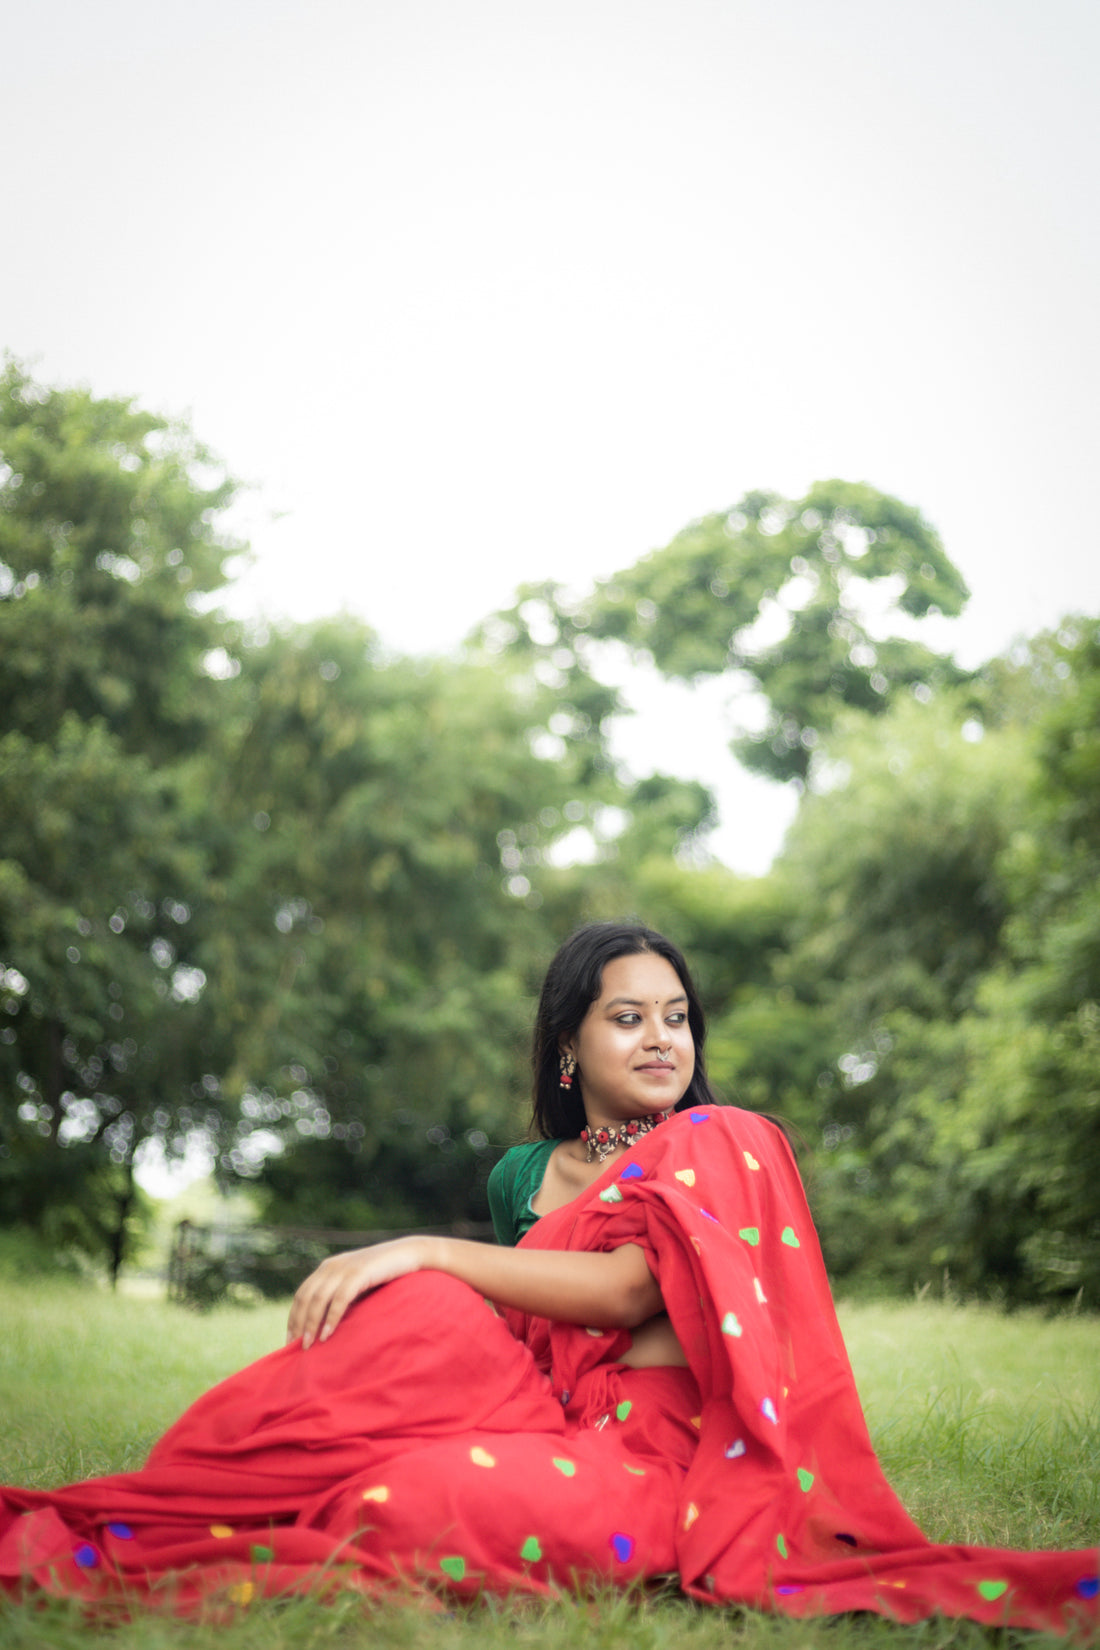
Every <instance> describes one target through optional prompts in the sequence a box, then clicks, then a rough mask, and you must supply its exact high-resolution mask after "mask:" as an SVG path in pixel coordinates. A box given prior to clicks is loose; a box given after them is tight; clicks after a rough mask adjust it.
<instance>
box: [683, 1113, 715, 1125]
mask: <svg viewBox="0 0 1100 1650" xmlns="http://www.w3.org/2000/svg"><path fill="white" fill-rule="evenodd" d="M688 1116H689V1117H690V1118H691V1121H692V1122H693V1123H707V1122H709V1121H710V1113H709V1112H706V1111H689V1112H688Z"/></svg>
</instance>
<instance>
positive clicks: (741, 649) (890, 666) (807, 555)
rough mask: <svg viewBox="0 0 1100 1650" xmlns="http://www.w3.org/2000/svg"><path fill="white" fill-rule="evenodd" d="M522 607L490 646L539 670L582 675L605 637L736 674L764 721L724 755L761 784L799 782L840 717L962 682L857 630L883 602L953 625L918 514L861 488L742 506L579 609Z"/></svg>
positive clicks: (908, 614) (667, 665)
mask: <svg viewBox="0 0 1100 1650" xmlns="http://www.w3.org/2000/svg"><path fill="white" fill-rule="evenodd" d="M522 595H523V597H524V599H523V600H521V601H520V603H519V604H518V605H517V607H516V608H515V609H513V610H512V611H511V612H509V613H508V614H505V615H502V616H501V618H500V619H499V620H497V621H496V624H497V626H498V632H497V634H498V635H499V637H500V638H501V642H502V645H505V644H506V645H508V646H510V647H512V648H518V649H519V650H520V652H521V653H522V654H523V655H524V656H536V657H537V658H538V659H539V660H540V661H541V662H542V663H545V662H546V661H548V660H557V659H559V658H562V659H573V660H578V661H580V662H582V663H583V664H584V665H585V668H586V669H588V670H590V671H591V670H592V669H593V667H594V664H595V659H596V655H595V653H594V651H593V642H594V641H598V640H600V639H608V638H613V639H615V640H617V641H621V642H625V643H627V644H628V645H629V646H630V647H631V648H634V649H641V650H644V651H645V653H646V654H648V655H649V656H650V657H651V658H652V659H653V661H654V662H655V663H656V665H657V668H658V669H659V670H660V671H662V672H663V673H664V674H665V675H667V676H672V677H679V678H682V679H683V680H685V681H690V680H692V679H693V678H695V677H697V676H700V675H720V674H723V673H725V672H736V673H738V674H739V676H740V679H741V681H742V683H743V684H745V685H746V686H751V687H753V688H755V689H756V690H757V691H758V692H759V693H760V694H761V695H763V697H764V699H765V700H766V712H765V715H764V719H763V720H764V725H763V727H762V728H761V729H759V730H756V731H752V732H746V733H745V734H744V735H743V736H742V737H740V738H739V739H738V740H736V741H735V745H734V749H735V751H736V754H737V755H738V757H739V758H740V760H741V761H742V762H743V763H744V764H745V766H746V767H749V768H752V769H755V770H756V771H758V772H761V773H764V774H767V775H769V776H770V777H772V778H775V779H800V780H804V779H805V778H806V775H807V774H808V772H809V768H810V763H811V760H812V757H813V753H814V751H815V750H816V749H818V747H819V746H820V745H821V742H822V740H823V739H824V738H825V737H826V735H827V734H828V732H829V730H830V729H831V728H832V726H833V724H834V722H835V721H836V718H837V714H838V712H839V711H840V710H841V709H842V708H844V707H848V708H853V709H857V710H861V711H864V712H867V713H870V714H879V713H881V712H882V711H883V710H884V709H886V708H887V706H888V705H889V704H891V703H892V702H893V700H894V698H895V697H896V696H897V694H898V693H899V692H900V691H901V690H903V689H905V688H911V687H914V686H919V687H920V688H922V689H929V688H933V687H936V686H939V685H946V684H949V683H953V682H959V681H962V680H963V679H964V673H963V672H961V671H960V670H958V668H957V667H956V666H955V665H954V664H953V663H952V662H951V661H950V660H949V659H946V658H944V657H942V656H941V655H939V654H936V653H933V652H931V651H930V650H929V649H928V648H926V647H924V646H923V645H922V644H921V643H919V642H915V641H911V640H908V639H906V638H904V637H902V636H888V637H886V638H885V639H882V638H881V637H876V635H875V634H873V633H872V627H871V625H870V624H869V622H868V614H867V611H866V609H867V608H868V606H869V604H870V605H873V604H874V602H875V601H876V600H878V601H879V602H880V603H881V601H882V598H883V596H885V598H886V604H887V611H888V616H889V618H890V619H892V620H893V621H894V622H897V621H898V620H899V619H903V620H911V619H919V618H923V617H924V616H926V615H927V614H930V613H946V614H956V613H958V612H960V611H961V609H962V606H963V604H964V602H965V601H966V599H967V595H968V592H967V589H966V586H965V584H964V583H963V580H962V578H961V576H960V575H959V572H958V569H957V568H956V567H955V566H954V564H953V563H952V562H951V561H950V560H949V558H948V557H947V556H946V554H945V553H944V550H943V546H942V545H941V543H940V541H939V538H938V537H937V535H936V533H935V531H934V530H933V529H932V528H931V527H930V526H929V525H928V523H927V522H926V521H924V519H923V518H922V517H921V515H920V513H919V511H917V510H915V509H913V508H912V507H911V506H909V505H906V504H902V503H901V502H900V501H899V500H898V499H895V498H891V497H890V496H889V495H888V494H885V493H879V492H877V491H876V490H875V489H874V488H873V487H868V486H866V485H863V484H855V483H851V482H842V481H822V482H818V483H817V484H816V485H815V486H813V487H812V488H811V489H810V491H809V492H808V493H807V494H806V495H805V497H804V498H801V499H797V500H790V499H785V498H781V497H780V496H779V495H778V494H777V493H762V492H756V493H749V494H747V495H746V496H745V497H744V498H743V499H742V500H741V502H740V504H738V505H736V506H734V508H733V509H732V510H729V511H722V512H719V513H717V514H714V515H709V516H703V517H702V518H700V520H698V521H695V522H692V524H691V525H690V526H689V527H686V528H685V529H684V530H683V532H681V533H679V534H677V536H676V538H674V539H673V540H672V542H671V544H668V545H666V546H665V547H664V549H661V550H656V551H654V552H653V553H652V554H651V555H648V556H645V557H643V558H642V560H641V561H639V562H636V563H635V565H634V566H633V567H631V568H628V569H626V570H624V571H623V572H620V573H616V574H615V575H614V576H613V577H612V578H611V579H609V580H606V581H603V582H601V583H599V584H598V585H597V586H596V589H595V591H594V592H593V594H592V596H591V597H590V598H589V599H588V600H587V601H584V602H581V603H577V602H575V601H567V600H566V599H565V598H564V596H563V593H562V592H561V591H560V589H558V588H557V587H555V586H552V585H546V586H542V587H538V588H535V587H530V588H529V589H528V590H526V591H525V592H523V593H522ZM876 628H877V627H876ZM597 674H598V672H597ZM609 708H613V707H609Z"/></svg>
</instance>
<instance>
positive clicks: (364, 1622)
mask: <svg viewBox="0 0 1100 1650" xmlns="http://www.w3.org/2000/svg"><path fill="white" fill-rule="evenodd" d="M0 1311H2V1313H3V1333H2V1334H0V1415H2V1416H3V1418H4V1425H3V1428H2V1429H0V1482H6V1483H24V1484H39V1485H44V1486H45V1485H50V1484H56V1483H61V1482H65V1481H67V1480H70V1479H73V1478H79V1477H85V1476H90V1475H92V1474H96V1473H104V1472H115V1471H120V1470H125V1469H127V1468H132V1467H135V1466H138V1465H140V1463H141V1461H142V1460H143V1458H144V1456H145V1453H146V1451H147V1450H148V1448H149V1446H150V1444H151V1443H152V1441H153V1440H154V1438H155V1437H156V1436H157V1435H158V1434H159V1433H160V1432H161V1431H162V1430H163V1429H164V1427H165V1426H166V1425H167V1424H168V1422H170V1421H171V1420H173V1419H174V1417H175V1416H176V1415H177V1414H178V1413H179V1411H180V1410H181V1409H182V1408H183V1407H184V1406H185V1405H186V1404H187V1403H188V1402H190V1400H191V1399H192V1398H194V1397H195V1396H196V1395H197V1394H198V1393H199V1392H200V1391H202V1390H203V1389H204V1388H205V1387H207V1386H209V1385H210V1384H211V1383H212V1382H214V1381H216V1380H218V1379H220V1378H221V1377H222V1376H223V1375H226V1374H228V1373H230V1372H231V1371H232V1370H234V1369H236V1368H239V1367H240V1365H241V1364H243V1363H246V1362H248V1361H249V1360H250V1359H252V1358H254V1357H258V1356H259V1355H260V1354H262V1353H264V1352H267V1351H269V1350H270V1349H271V1348H272V1347H273V1346H277V1345H278V1344H279V1343H280V1341H281V1339H282V1332H283V1325H284V1323H285V1309H283V1308H275V1307H260V1308H256V1309H255V1310H241V1309H225V1310H220V1311H217V1312H214V1313H212V1314H211V1315H209V1316H207V1317H197V1316H193V1315H191V1314H189V1313H185V1312H183V1311H181V1310H179V1309H178V1308H174V1307H168V1306H166V1305H164V1304H162V1303H160V1302H159V1301H154V1300H145V1299H137V1298H132V1297H128V1296H126V1295H120V1296H118V1297H112V1296H109V1295H107V1294H104V1293H101V1292H99V1291H97V1290H95V1289H93V1288H91V1287H89V1286H77V1285H74V1284H68V1283H49V1284H43V1283H42V1282H40V1281H37V1280H36V1281H35V1282H34V1283H33V1284H30V1283H28V1284H27V1285H25V1286H19V1285H7V1284H5V1285H2V1286H0ZM841 1318H842V1322H843V1326H844V1331H845V1334H846V1336H847V1338H848V1345H849V1348H850V1351H851V1355H852V1362H853V1364H854V1366H855V1370H856V1376H857V1379H858V1382H859V1387H860V1391H861V1393H862V1395H863V1399H864V1403H865V1405H866V1408H867V1412H868V1417H869V1420H870V1425H871V1431H872V1435H873V1436H874V1439H875V1442H876V1445H877V1447H878V1449H879V1451H880V1454H881V1457H882V1461H883V1464H884V1466H885V1468H886V1471H887V1473H888V1475H889V1476H890V1478H891V1480H892V1481H893V1483H894V1485H895V1486H896V1488H897V1489H898V1490H899V1492H900V1494H901V1496H902V1498H903V1500H904V1501H905V1502H906V1504H907V1505H908V1507H909V1508H910V1510H911V1511H912V1512H913V1514H914V1516H915V1517H916V1518H917V1520H918V1522H919V1523H921V1524H922V1526H923V1527H924V1528H925V1529H926V1530H927V1532H928V1533H929V1535H931V1536H933V1537H934V1538H936V1539H940V1540H947V1539H952V1540H964V1541H977V1542H983V1543H989V1544H992V1545H996V1546H1048V1547H1061V1546H1067V1547H1078V1546H1088V1545H1092V1544H1095V1543H1096V1541H1097V1539H1098V1537H1100V1320H1097V1319H1096V1318H1090V1317H1062V1318H1056V1319H1046V1318H1043V1317H1041V1316H1039V1315H1037V1314H1035V1315H1033V1314H1019V1315H1016V1316H1013V1317H1004V1316H1001V1315H999V1314H997V1313H996V1312H994V1311H992V1310H987V1309H982V1308H977V1307H960V1306H955V1305H952V1304H950V1303H946V1302H932V1301H921V1302H907V1303H906V1302H889V1303H878V1304H866V1303H861V1304H859V1305H851V1306H847V1307H845V1308H843V1310H842V1312H841ZM995 1637H997V1635H992V1634H987V1633H985V1632H984V1631H983V1630H981V1629H979V1628H977V1627H973V1626H971V1625H969V1624H965V1623H963V1624H959V1623H952V1622H931V1623H925V1624H922V1625H921V1626H917V1627H908V1628H906V1627H897V1626H893V1625H891V1624H888V1623H885V1622H881V1621H878V1620H875V1619H870V1618H867V1619H864V1618H853V1619H846V1620H843V1621H839V1622H837V1621H833V1622H829V1621H822V1622H801V1623H800V1622H791V1621H785V1620H775V1619H772V1618H765V1617H759V1616H754V1615H751V1614H747V1613H745V1612H743V1611H737V1610H725V1611H714V1610H708V1609H706V1608H697V1607H694V1606H691V1605H688V1604H685V1603H684V1602H683V1601H681V1600H679V1599H676V1598H668V1597H665V1598H649V1599H630V1598H622V1597H620V1596H618V1595H612V1596H607V1597H602V1598H599V1599H597V1600H595V1601H594V1602H593V1601H586V1602H576V1603H574V1602H570V1601H564V1602H561V1603H555V1604H552V1605H545V1604H542V1603H533V1602H530V1601H525V1602H520V1603H517V1604H514V1605H510V1604H499V1603H495V1604H486V1605H483V1606H479V1607H477V1608H474V1609H461V1610H458V1611H453V1610H450V1609H443V1610H441V1611H438V1612H431V1611H427V1610H425V1609H424V1608H423V1607H422V1606H417V1605H409V1606H406V1607H403V1608H395V1607H393V1606H387V1607H378V1608H375V1607H371V1606H364V1605H363V1603H362V1602H361V1601H358V1600H352V1599H347V1600H344V1601H340V1602H338V1603H336V1604H330V1605H321V1604H318V1603H315V1602H313V1601H310V1600H305V1601H301V1600H300V1601H295V1602H292V1603H287V1604H271V1603H262V1604H259V1605H255V1606H253V1607H252V1608H251V1609H250V1610H249V1611H247V1612H242V1614H241V1617H240V1619H238V1620H235V1621H233V1622H231V1623H228V1624H222V1623H219V1624H218V1625H217V1626H216V1627H212V1626H211V1624H209V1623H208V1624H205V1625H204V1624H202V1623H193V1622H192V1623H189V1622H178V1621H173V1620H165V1619H162V1618H159V1617H151V1616H147V1617H142V1618H140V1619H138V1620H136V1621H132V1622H128V1623H127V1622H120V1623H115V1624H113V1625H111V1626H107V1625H105V1624H102V1623H97V1624H94V1625H89V1624H88V1623H87V1622H85V1621H84V1619H83V1618H82V1617H81V1615H80V1614H79V1612H78V1611H76V1610H75V1609H73V1608H70V1607H65V1606H57V1605H54V1604H51V1605H49V1606H48V1607H46V1608H42V1607H38V1606H26V1607H13V1606H11V1605H4V1604H0V1644H2V1645H3V1646H4V1647H5V1650H7V1647H8V1646H11V1647H13V1650H14V1647H19V1650H31V1647H34V1650H46V1647H48V1650H77V1647H78V1646H87V1645H88V1644H89V1643H90V1642H92V1641H93V1640H98V1641H101V1642H104V1643H110V1644H111V1645H113V1646H116V1647H117V1650H161V1647H164V1650H169V1647H171V1650H198V1647H199V1646H204V1647H205V1646H209V1645H210V1644H211V1643H212V1642H214V1640H215V1639H216V1642H217V1643H218V1645H219V1647H224V1650H246V1647H248V1650H251V1647H253V1646H254V1647H256V1650H261V1647H262V1650H321V1647H323V1646H333V1647H339V1650H345V1647H348V1650H350V1647H352V1646H356V1647H358V1646H363V1647H364V1650H365V1647H367V1646H370V1647H372V1650H391V1647H392V1650H401V1647H403V1646H406V1645H410V1646H411V1645H420V1644H430V1645H431V1646H433V1647H438V1650H526V1647H527V1646H531V1647H532V1650H533V1647H535V1646H538V1647H539V1650H543V1647H545V1650H557V1647H558V1646H560V1647H561V1650H566V1646H569V1647H573V1646H576V1645H577V1643H578V1641H580V1642H581V1643H582V1644H583V1646H584V1650H605V1647H609V1646H617V1645H620V1644H622V1645H629V1646H630V1647H631V1650H726V1647H729V1646H730V1645H731V1644H732V1645H735V1646H738V1647H742V1646H743V1647H746V1650H771V1647H772V1646H774V1647H775V1650H817V1647H820V1650H859V1647H866V1650H875V1647H877V1646H879V1645H881V1646H883V1647H885V1646H891V1647H893V1650H917V1647H925V1650H941V1647H943V1650H947V1647H953V1650H954V1647H957V1650H968V1647H973V1650H977V1647H978V1646H988V1645H989V1644H990V1643H991V1641H992V1640H993V1639H994V1638H995ZM1003 1642H1005V1640H1004V1636H1003V1635H1001V1636H1000V1637H999V1638H998V1644H1001V1643H1003ZM1008 1642H1014V1636H1013V1635H1008ZM1020 1642H1021V1643H1026V1644H1028V1645H1029V1646H1035V1647H1036V1650H1038V1647H1039V1646H1042V1645H1047V1644H1050V1645H1054V1644H1058V1643H1060V1642H1061V1641H1058V1640H1053V1639H1047V1638H1045V1637H1043V1636H1027V1635H1020Z"/></svg>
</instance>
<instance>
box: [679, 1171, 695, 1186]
mask: <svg viewBox="0 0 1100 1650" xmlns="http://www.w3.org/2000/svg"><path fill="white" fill-rule="evenodd" d="M676 1179H677V1180H682V1181H683V1183H684V1185H685V1186H694V1185H695V1170H694V1169H677V1170H676Z"/></svg>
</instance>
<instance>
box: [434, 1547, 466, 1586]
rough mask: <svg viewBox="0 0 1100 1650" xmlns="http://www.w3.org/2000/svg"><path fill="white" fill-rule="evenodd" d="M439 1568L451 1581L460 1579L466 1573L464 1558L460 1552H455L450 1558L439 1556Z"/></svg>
mask: <svg viewBox="0 0 1100 1650" xmlns="http://www.w3.org/2000/svg"><path fill="white" fill-rule="evenodd" d="M439 1568H440V1569H441V1570H442V1571H443V1573H444V1575H448V1576H450V1578H451V1580H452V1581H461V1580H462V1578H463V1576H464V1575H465V1574H466V1560H465V1559H464V1558H463V1557H462V1555H461V1554H460V1553H455V1554H454V1556H453V1557H452V1558H441V1559H440V1561H439Z"/></svg>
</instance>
